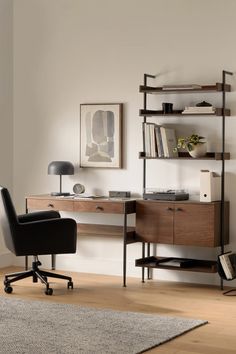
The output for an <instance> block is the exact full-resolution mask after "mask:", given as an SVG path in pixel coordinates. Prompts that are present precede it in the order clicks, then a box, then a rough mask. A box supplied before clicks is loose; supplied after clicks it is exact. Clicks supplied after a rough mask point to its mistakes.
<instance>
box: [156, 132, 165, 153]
mask: <svg viewBox="0 0 236 354" xmlns="http://www.w3.org/2000/svg"><path fill="white" fill-rule="evenodd" d="M160 128H161V127H160V126H159V125H156V126H155V133H156V142H157V152H158V157H164V150H163V144H162V139H161V130H160Z"/></svg>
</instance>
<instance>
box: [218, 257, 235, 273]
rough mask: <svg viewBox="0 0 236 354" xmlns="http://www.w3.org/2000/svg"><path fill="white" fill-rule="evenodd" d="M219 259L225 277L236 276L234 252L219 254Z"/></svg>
mask: <svg viewBox="0 0 236 354" xmlns="http://www.w3.org/2000/svg"><path fill="white" fill-rule="evenodd" d="M219 261H220V265H221V268H222V270H223V272H224V274H225V278H226V279H228V280H231V279H234V278H235V277H236V254H235V253H232V252H228V253H224V254H221V255H220V256H219Z"/></svg>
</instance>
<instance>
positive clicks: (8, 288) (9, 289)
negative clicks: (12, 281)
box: [4, 286, 13, 294]
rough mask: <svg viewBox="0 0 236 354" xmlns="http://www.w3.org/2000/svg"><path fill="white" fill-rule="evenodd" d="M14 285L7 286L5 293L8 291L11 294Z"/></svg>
mask: <svg viewBox="0 0 236 354" xmlns="http://www.w3.org/2000/svg"><path fill="white" fill-rule="evenodd" d="M12 290H13V289H12V287H11V286H6V287H5V288H4V291H5V293H7V294H11V293H12Z"/></svg>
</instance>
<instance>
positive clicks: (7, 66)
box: [0, 0, 13, 266]
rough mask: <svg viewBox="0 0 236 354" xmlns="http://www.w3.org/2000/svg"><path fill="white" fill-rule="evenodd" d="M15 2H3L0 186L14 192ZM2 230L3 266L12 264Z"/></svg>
mask: <svg viewBox="0 0 236 354" xmlns="http://www.w3.org/2000/svg"><path fill="white" fill-rule="evenodd" d="M12 9H13V3H12V0H0V53H1V55H0V185H2V186H6V187H8V188H10V189H12V176H13V112H12V110H13V100H12V95H13V87H12V70H13V62H12V59H13V56H12V50H13V42H12V32H13V26H12V25H13V24H12ZM8 254H9V252H8V251H7V250H6V248H5V246H4V243H3V240H2V234H1V231H0V266H1V265H2V264H4V265H6V264H7V263H8V262H9V259H8V257H7V255H8Z"/></svg>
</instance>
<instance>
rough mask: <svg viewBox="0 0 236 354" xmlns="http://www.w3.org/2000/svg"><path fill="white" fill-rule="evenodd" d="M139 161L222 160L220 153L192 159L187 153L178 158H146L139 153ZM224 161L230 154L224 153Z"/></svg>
mask: <svg viewBox="0 0 236 354" xmlns="http://www.w3.org/2000/svg"><path fill="white" fill-rule="evenodd" d="M139 158H140V159H146V160H222V153H221V152H207V153H206V155H205V156H203V157H198V158H194V157H191V156H190V155H189V153H188V152H179V156H178V157H146V156H145V153H144V152H140V153H139ZM224 159H225V160H230V153H229V152H225V156H224Z"/></svg>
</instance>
